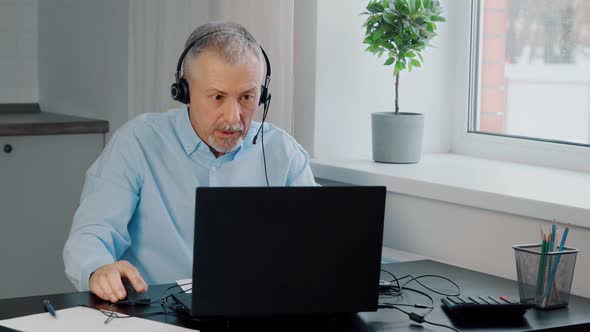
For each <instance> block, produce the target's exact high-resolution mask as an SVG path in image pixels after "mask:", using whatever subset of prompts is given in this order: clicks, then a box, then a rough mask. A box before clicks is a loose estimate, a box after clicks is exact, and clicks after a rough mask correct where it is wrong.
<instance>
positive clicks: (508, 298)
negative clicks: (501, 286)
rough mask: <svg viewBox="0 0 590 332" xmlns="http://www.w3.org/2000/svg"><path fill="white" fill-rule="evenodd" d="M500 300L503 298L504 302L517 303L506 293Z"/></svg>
mask: <svg viewBox="0 0 590 332" xmlns="http://www.w3.org/2000/svg"><path fill="white" fill-rule="evenodd" d="M500 300H502V301H504V302H506V303H510V304H513V303H515V302H514V300H512V299H511V298H510V296H506V295H504V296H500Z"/></svg>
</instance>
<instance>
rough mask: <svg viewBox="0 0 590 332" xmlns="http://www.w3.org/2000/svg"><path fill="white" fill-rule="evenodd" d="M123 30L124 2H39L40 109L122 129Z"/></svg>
mask: <svg viewBox="0 0 590 332" xmlns="http://www.w3.org/2000/svg"><path fill="white" fill-rule="evenodd" d="M128 24H129V2H128V1H122V0H105V1H94V0H80V1H68V0H43V1H40V2H39V102H40V104H41V109H42V110H43V111H47V112H55V113H62V114H69V115H77V116H85V117H92V118H98V119H102V120H107V121H109V122H110V126H111V129H114V128H118V127H120V126H121V125H122V124H123V123H125V122H126V121H127V97H128V93H127V76H128V70H127V69H128V67H127V42H128ZM111 131H112V130H111Z"/></svg>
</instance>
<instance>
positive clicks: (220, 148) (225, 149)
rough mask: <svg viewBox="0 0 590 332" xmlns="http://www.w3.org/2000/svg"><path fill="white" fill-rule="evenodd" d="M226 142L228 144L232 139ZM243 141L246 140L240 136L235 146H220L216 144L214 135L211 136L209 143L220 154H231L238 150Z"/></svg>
mask: <svg viewBox="0 0 590 332" xmlns="http://www.w3.org/2000/svg"><path fill="white" fill-rule="evenodd" d="M224 141H227V143H229V142H230V139H227V140H224ZM243 141H244V139H243V138H242V136H240V137H239V138H238V139H237V140H236V142H235V143H234V144H233V145H228V144H224V146H220V145H217V144H216V143H215V137H214V136H213V134H211V135H209V139H208V140H207V143H209V146H210V147H211V148H213V149H214V150H215V151H217V152H219V153H229V152H232V151H234V150H235V149H237V148H238V146H240V145H241V144H242V142H243Z"/></svg>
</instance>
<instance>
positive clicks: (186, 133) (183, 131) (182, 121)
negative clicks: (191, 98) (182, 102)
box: [174, 106, 205, 156]
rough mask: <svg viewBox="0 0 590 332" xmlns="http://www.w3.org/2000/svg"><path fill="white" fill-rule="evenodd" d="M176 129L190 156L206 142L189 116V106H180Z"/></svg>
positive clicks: (175, 120)
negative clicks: (200, 136) (198, 133)
mask: <svg viewBox="0 0 590 332" xmlns="http://www.w3.org/2000/svg"><path fill="white" fill-rule="evenodd" d="M174 129H175V130H176V134H177V135H178V138H179V139H180V143H181V144H182V148H183V149H184V152H186V154H187V155H189V156H190V155H191V154H192V153H193V152H194V151H196V150H197V149H198V148H199V147H200V146H201V144H205V143H204V142H203V141H202V140H201V139H200V138H199V136H198V135H197V133H196V132H195V129H194V128H193V126H192V125H191V120H190V118H189V116H188V108H187V107H186V106H184V107H182V108H180V109H179V111H178V115H177V116H176V117H175V118H174Z"/></svg>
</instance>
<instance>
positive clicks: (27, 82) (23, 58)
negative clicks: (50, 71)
mask: <svg viewBox="0 0 590 332" xmlns="http://www.w3.org/2000/svg"><path fill="white" fill-rule="evenodd" d="M37 6H38V3H37V0H3V1H0V73H1V74H0V103H31V102H37V101H38V92H37V86H38V79H37Z"/></svg>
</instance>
